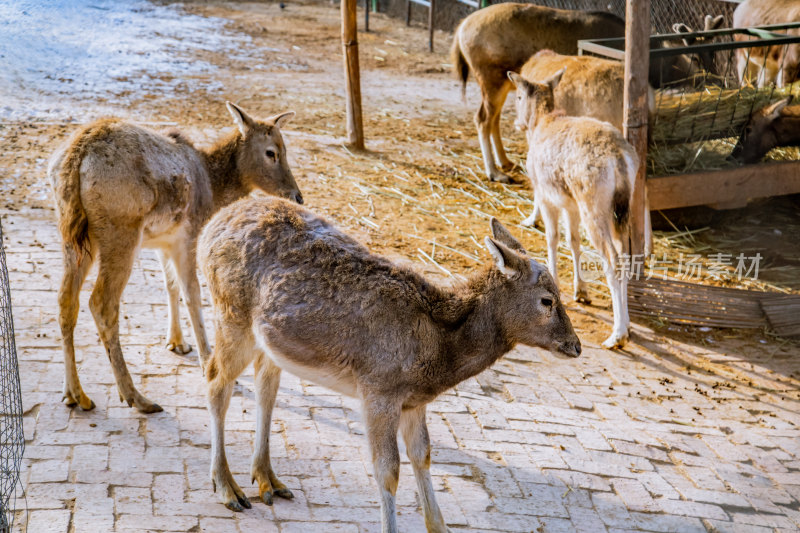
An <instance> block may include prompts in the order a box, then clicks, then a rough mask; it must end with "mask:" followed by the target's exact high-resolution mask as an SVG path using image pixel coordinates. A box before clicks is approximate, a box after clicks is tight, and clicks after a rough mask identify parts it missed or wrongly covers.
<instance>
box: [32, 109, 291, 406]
mask: <svg viewBox="0 0 800 533" xmlns="http://www.w3.org/2000/svg"><path fill="white" fill-rule="evenodd" d="M228 110H229V111H230V113H231V115H232V116H233V118H234V121H235V122H236V124H237V126H238V128H237V129H236V130H235V131H233V132H232V133H231V134H230V135H228V136H226V137H224V138H222V139H221V140H220V141H219V142H217V143H216V144H215V145H214V146H212V147H211V148H210V149H208V150H198V149H196V148H194V147H193V146H192V145H191V143H189V142H188V141H187V140H186V139H185V138H184V137H182V136H181V135H180V134H178V133H170V134H167V135H162V134H160V133H156V132H154V131H150V130H148V129H145V128H142V127H140V126H136V125H134V124H130V123H127V122H124V121H121V120H116V119H103V120H99V121H97V122H94V123H92V124H89V125H88V126H85V127H83V128H81V129H80V130H78V131H77V132H76V133H75V134H74V135H73V136H72V137H71V138H70V139H69V140H68V141H67V142H66V144H65V145H63V146H62V147H61V148H59V149H58V150H57V151H56V152H55V154H54V155H53V157H52V158H51V160H50V165H49V169H48V174H49V177H50V181H51V184H52V187H53V193H54V196H55V203H56V212H57V215H58V227H59V231H60V233H61V237H62V240H63V247H62V251H63V257H64V276H63V278H62V281H61V289H60V290H59V294H58V303H59V325H60V327H61V335H62V343H63V348H64V363H65V365H64V366H65V371H66V375H65V382H64V399H65V401H66V403H67V404H68V405H70V406H72V405H75V404H78V405H80V406H81V408H83V409H92V408H93V407H94V402H92V400H90V399H89V397H88V396H87V395H86V394H85V393H84V391H83V389H82V387H81V384H80V380H79V379H78V370H77V367H76V363H75V348H74V345H73V332H74V329H75V324H76V322H77V319H78V306H79V293H80V289H81V286H82V284H83V282H84V280H85V279H86V275H87V274H88V272H89V269H90V268H91V266H92V264H93V263H94V262H95V261H97V263H98V264H99V267H98V275H97V282H96V283H95V286H94V290H93V291H92V296H91V299H90V300H89V307H90V308H91V311H92V315H93V316H94V320H95V323H96V325H97V329H98V331H99V333H100V338H101V339H102V341H103V344H104V345H105V348H106V351H107V353H108V357H109V359H110V361H111V366H112V368H113V371H114V377H115V378H116V382H117V387H118V388H119V393H120V399H122V400H124V401H126V402H127V403H128V405H133V406H135V407H136V408H137V409H139V410H140V411H143V412H146V413H151V412H156V411H160V410H161V407H159V406H158V404H156V403H153V402H152V401H150V400H148V399H147V398H145V397H144V396H143V395H142V394H140V393H139V391H138V390H136V388H135V387H134V385H133V381H132V380H131V376H130V374H129V373H128V369H127V366H126V364H125V359H124V358H123V355H122V348H121V346H120V342H119V304H120V298H121V296H122V291H123V289H124V288H125V285H126V284H127V282H128V277H129V276H130V273H131V268H132V267H133V262H134V259H135V258H136V255H137V253H138V250H139V248H141V247H145V248H155V249H156V250H158V255H159V258H160V260H161V265H162V267H163V269H164V274H165V277H166V286H167V292H168V293H169V316H170V318H169V333H168V341H167V342H168V345H167V347H168V348H170V349H172V350H174V351H176V352H179V353H187V352H188V351H189V350H191V347H189V346H188V345H187V344H186V343H185V342H184V340H183V335H182V333H181V329H180V321H179V315H178V300H179V290H182V291H183V296H184V298H185V300H186V304H187V306H188V308H189V316H190V319H191V323H192V329H193V330H194V335H195V340H196V341H197V344H198V352H199V357H200V361H201V364H202V363H203V362H204V361H205V359H206V358H207V357H208V355H209V353H210V349H209V346H208V340H207V339H206V333H205V327H204V326H203V316H202V313H201V309H200V305H201V302H200V285H199V283H198V281H197V272H196V260H195V255H196V254H195V245H196V241H197V236H198V234H199V233H200V229H201V228H202V226H203V224H204V223H205V221H206V220H208V218H209V217H211V215H212V214H213V213H214V212H216V211H217V210H219V209H220V208H221V207H222V206H224V205H227V204H229V203H231V202H232V201H234V200H236V199H238V198H241V197H242V196H245V195H247V194H249V193H250V191H252V190H254V189H260V190H263V191H265V192H268V193H271V194H277V195H282V196H287V197H289V198H292V199H294V200H295V201H297V202H302V196H301V195H300V191H299V190H298V188H297V184H296V183H295V180H294V177H293V176H292V173H291V171H290V170H289V166H288V163H287V161H286V153H285V152H286V151H285V147H284V144H283V139H282V137H281V134H280V127H281V126H282V125H283V124H285V123H286V121H287V120H288V119H289V118H290V117H291V116H292V115H293V114H294V113H292V112H289V113H283V114H281V115H277V116H275V117H273V118H271V119H268V120H266V121H263V122H261V121H256V120H254V119H252V118H250V117H249V116H248V115H247V114H246V113H245V112H244V111H243V110H242V109H240V108H238V107H236V106H235V105H233V104H230V103H229V104H228Z"/></svg>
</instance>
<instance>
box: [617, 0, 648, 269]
mask: <svg viewBox="0 0 800 533" xmlns="http://www.w3.org/2000/svg"><path fill="white" fill-rule="evenodd" d="M625 20H626V24H625V43H626V44H625V94H624V101H625V109H624V115H623V124H624V134H625V138H626V139H628V142H630V143H631V144H632V145H633V147H634V149H635V150H636V153H637V154H638V155H639V161H640V164H639V170H638V172H637V173H636V181H635V182H634V185H633V205H632V206H631V254H634V255H638V254H642V253H644V220H645V213H644V210H645V195H646V192H645V188H646V186H647V184H646V182H645V177H646V175H647V165H646V162H647V118H648V112H649V110H648V101H647V91H648V88H649V85H648V75H649V64H650V0H627V2H626V7H625Z"/></svg>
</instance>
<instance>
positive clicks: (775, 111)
mask: <svg viewBox="0 0 800 533" xmlns="http://www.w3.org/2000/svg"><path fill="white" fill-rule="evenodd" d="M791 101H792V97H791V96H787V97H786V98H783V99H781V100H778V101H777V102H775V103H774V104H770V105H769V106H767V107H765V108H764V110H763V111H761V112H762V113H763V114H764V116H765V117H767V118H768V119H770V120H775V119H776V118H778V117H779V116H780V114H781V111H782V110H783V108H784V107H786V106H787V105H789V102H791Z"/></svg>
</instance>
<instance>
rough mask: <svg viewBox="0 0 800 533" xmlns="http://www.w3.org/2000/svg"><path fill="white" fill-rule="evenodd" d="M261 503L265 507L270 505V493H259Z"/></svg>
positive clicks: (269, 491)
mask: <svg viewBox="0 0 800 533" xmlns="http://www.w3.org/2000/svg"><path fill="white" fill-rule="evenodd" d="M261 501H263V502H264V503H265V504H267V505H270V506H271V505H272V491H271V490H265V491H264V492H262V493H261Z"/></svg>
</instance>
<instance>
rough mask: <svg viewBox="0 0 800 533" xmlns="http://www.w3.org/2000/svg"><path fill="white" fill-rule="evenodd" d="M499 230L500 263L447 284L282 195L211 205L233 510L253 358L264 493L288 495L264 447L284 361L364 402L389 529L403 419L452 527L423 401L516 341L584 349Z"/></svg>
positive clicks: (257, 454) (422, 483)
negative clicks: (241, 412) (238, 394)
mask: <svg viewBox="0 0 800 533" xmlns="http://www.w3.org/2000/svg"><path fill="white" fill-rule="evenodd" d="M491 228H492V234H493V237H492V238H488V237H487V239H486V246H487V248H488V249H489V251H490V253H491V256H492V259H493V260H494V264H490V265H488V266H486V267H485V268H483V269H482V270H481V271H480V272H478V273H476V274H474V275H473V276H472V277H471V278H470V279H469V280H468V282H467V283H466V284H465V285H463V286H460V287H455V288H445V287H441V286H439V285H436V284H434V283H432V282H430V281H428V280H427V279H425V278H424V277H422V276H421V275H419V274H417V273H416V272H415V271H413V270H411V269H408V268H405V267H402V266H399V265H396V264H394V263H392V262H391V261H389V260H388V259H386V258H383V257H381V256H379V255H375V254H372V253H371V252H370V251H369V250H367V249H366V248H365V247H364V246H362V245H361V244H359V243H358V242H356V241H355V240H354V239H352V238H351V237H349V236H348V235H346V234H344V233H342V232H341V231H339V230H338V229H337V228H336V227H335V226H333V225H332V224H331V223H330V222H328V221H326V220H324V219H322V218H320V217H318V216H316V215H314V214H313V213H311V212H309V211H307V210H304V209H302V208H300V207H298V206H296V205H293V204H291V203H289V202H287V201H284V200H281V199H276V198H265V199H253V198H250V199H244V200H241V201H239V202H237V203H235V204H232V205H230V206H228V207H227V208H225V209H223V210H222V211H220V212H219V213H218V214H217V215H216V216H214V218H213V219H212V220H211V221H210V222H209V223H208V225H207V226H206V227H205V229H204V230H203V233H202V234H201V236H200V239H199V260H200V265H201V267H202V269H203V272H204V274H205V276H206V279H207V280H208V284H209V288H210V290H211V295H212V299H213V302H214V309H215V312H216V346H215V347H214V352H213V354H212V356H211V358H210V359H209V361H208V365H207V367H206V377H207V379H208V403H209V410H210V411H211V418H212V425H211V430H212V439H211V443H212V444H211V457H212V458H211V479H212V481H213V485H214V488H215V490H218V491H219V492H220V497H221V499H222V502H223V503H224V504H225V505H226V506H227V507H229V508H230V509H233V510H236V511H240V510H242V508H243V507H248V508H249V507H250V502H249V501H248V499H247V497H246V496H245V495H244V493H243V492H242V490H241V489H240V488H239V485H237V483H236V481H235V480H234V479H233V476H232V475H231V472H230V470H229V469H228V463H227V459H226V456H225V440H224V422H225V413H226V410H227V408H228V403H229V400H230V397H231V391H232V390H233V384H234V380H235V379H236V378H237V376H239V374H241V372H242V371H243V370H244V369H245V368H246V367H247V365H248V364H249V363H250V362H251V361H253V362H254V366H255V388H256V401H257V414H256V419H257V422H256V424H257V426H256V442H255V450H254V453H253V460H252V467H251V478H252V480H253V481H257V482H258V487H259V495H260V497H261V499H262V500H263V501H264V502H265V503H267V504H272V500H273V495H276V496H280V497H285V498H291V497H292V493H291V491H290V490H289V489H288V488H286V486H285V485H284V484H283V483H281V482H280V481H279V480H278V478H277V477H276V476H275V473H274V472H273V470H272V466H271V464H270V457H269V431H270V421H271V416H272V409H273V407H274V405H275V396H276V394H277V392H278V384H279V381H280V374H281V370H287V371H289V372H291V373H292V374H295V375H297V376H299V377H301V378H303V379H307V380H310V381H313V382H315V383H318V384H320V385H324V386H326V387H329V388H331V389H333V390H335V391H338V392H341V393H343V394H347V395H350V396H354V397H356V398H359V399H360V400H361V404H362V406H363V413H364V420H365V425H366V433H367V439H368V441H369V445H370V449H371V452H372V460H373V467H374V471H375V480H376V481H377V483H378V490H379V491H380V500H381V512H382V523H383V529H382V530H383V531H384V532H396V531H397V526H396V520H395V492H396V489H397V480H398V469H399V466H400V459H399V455H398V447H397V433H398V430H400V432H401V433H402V435H403V439H404V440H405V443H406V448H407V450H408V456H409V459H410V461H411V465H412V467H413V469H414V475H415V477H416V480H417V487H418V490H419V494H420V499H421V501H422V507H423V511H424V515H425V523H426V525H427V528H428V531H431V532H442V531H448V529H447V527H446V525H445V522H444V519H443V518H442V514H441V512H440V511H439V507H438V505H437V503H436V498H435V495H434V491H433V486H432V484H431V477H430V472H429V467H430V443H429V438H428V431H427V427H426V423H425V409H426V405H427V404H428V403H430V402H431V401H432V400H434V399H435V398H436V397H437V396H438V395H439V394H441V393H442V392H444V391H446V390H447V389H449V388H451V387H453V386H455V385H457V384H458V383H460V382H461V381H463V380H465V379H467V378H469V377H471V376H474V375H476V374H478V373H479V372H481V371H483V370H484V369H486V368H487V367H489V366H490V365H491V364H492V363H494V362H495V361H496V360H497V359H499V358H500V357H502V356H503V355H504V354H505V353H507V352H508V351H510V350H511V349H512V348H513V347H514V346H515V345H516V344H525V345H528V346H538V347H541V348H544V349H547V350H552V351H556V352H560V353H563V354H565V355H567V356H570V357H577V356H578V355H579V354H580V352H581V346H580V341H579V340H578V337H577V336H576V335H575V332H574V331H573V329H572V325H571V323H570V320H569V317H568V316H567V314H566V312H565V310H564V306H563V305H562V303H561V300H560V298H559V295H558V290H557V288H556V285H555V283H554V281H553V279H552V278H551V277H550V275H549V274H548V273H547V271H546V269H545V268H544V267H543V266H541V265H539V264H538V263H536V262H535V261H534V260H532V259H530V258H529V257H528V256H527V255H526V253H525V251H524V249H523V248H522V245H521V244H520V243H519V241H517V240H516V239H515V238H514V237H513V236H511V234H510V233H509V232H508V230H506V229H505V228H504V227H503V226H502V225H501V224H500V223H499V222H497V221H496V220H492V222H491Z"/></svg>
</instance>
